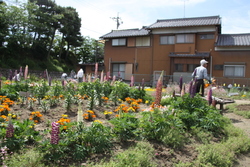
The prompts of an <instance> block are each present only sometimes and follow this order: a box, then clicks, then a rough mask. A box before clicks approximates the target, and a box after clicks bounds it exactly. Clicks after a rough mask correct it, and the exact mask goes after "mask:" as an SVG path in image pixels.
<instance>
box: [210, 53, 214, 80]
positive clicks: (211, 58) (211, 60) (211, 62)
mask: <svg viewBox="0 0 250 167" xmlns="http://www.w3.org/2000/svg"><path fill="white" fill-rule="evenodd" d="M212 68H213V57H212V56H210V79H211V78H212V77H213V73H212V72H213V70H212Z"/></svg>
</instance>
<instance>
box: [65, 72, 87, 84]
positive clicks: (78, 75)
mask: <svg viewBox="0 0 250 167" xmlns="http://www.w3.org/2000/svg"><path fill="white" fill-rule="evenodd" d="M83 75H84V71H83V69H80V70H79V71H78V72H77V74H75V71H73V70H72V71H71V74H70V77H71V78H74V79H77V81H78V82H83ZM61 78H62V79H63V80H67V78H68V75H67V73H63V74H62V76H61Z"/></svg>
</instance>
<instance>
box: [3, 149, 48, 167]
mask: <svg viewBox="0 0 250 167" xmlns="http://www.w3.org/2000/svg"><path fill="white" fill-rule="evenodd" d="M42 158H43V154H42V153H40V152H39V151H37V150H35V149H34V148H32V149H24V150H22V151H20V153H14V155H12V156H11V158H10V159H6V160H4V164H5V165H6V166H18V167H31V166H36V167H45V165H44V164H43V163H42Z"/></svg>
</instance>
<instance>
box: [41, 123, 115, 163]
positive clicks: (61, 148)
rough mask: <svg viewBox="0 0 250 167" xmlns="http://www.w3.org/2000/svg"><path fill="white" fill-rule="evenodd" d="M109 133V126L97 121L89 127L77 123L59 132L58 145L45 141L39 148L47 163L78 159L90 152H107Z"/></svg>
mask: <svg viewBox="0 0 250 167" xmlns="http://www.w3.org/2000/svg"><path fill="white" fill-rule="evenodd" d="M110 133H111V132H110V128H108V127H105V126H103V125H102V124H100V123H98V122H94V123H93V124H92V126H90V127H85V126H84V124H82V123H78V124H75V126H74V127H72V129H69V130H67V131H65V132H62V133H61V134H60V138H61V140H60V141H59V144H58V145H51V144H50V143H49V141H45V142H44V143H42V145H41V147H40V150H41V151H42V152H44V153H45V155H44V160H45V161H46V163H47V164H50V163H54V162H57V161H58V160H60V162H61V163H64V162H67V161H79V160H82V159H84V158H86V157H87V156H89V155H90V154H95V153H106V152H109V150H110V148H111V147H112V140H111V139H112V136H111V135H110ZM69 157H71V158H70V159H69Z"/></svg>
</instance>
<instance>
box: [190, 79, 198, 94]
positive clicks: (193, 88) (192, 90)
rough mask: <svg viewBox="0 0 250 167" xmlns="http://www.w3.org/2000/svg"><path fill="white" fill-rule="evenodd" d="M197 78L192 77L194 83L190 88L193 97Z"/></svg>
mask: <svg viewBox="0 0 250 167" xmlns="http://www.w3.org/2000/svg"><path fill="white" fill-rule="evenodd" d="M196 82H197V78H195V79H194V83H193V85H192V88H191V97H194V96H195V94H196V87H197V83H196Z"/></svg>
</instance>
